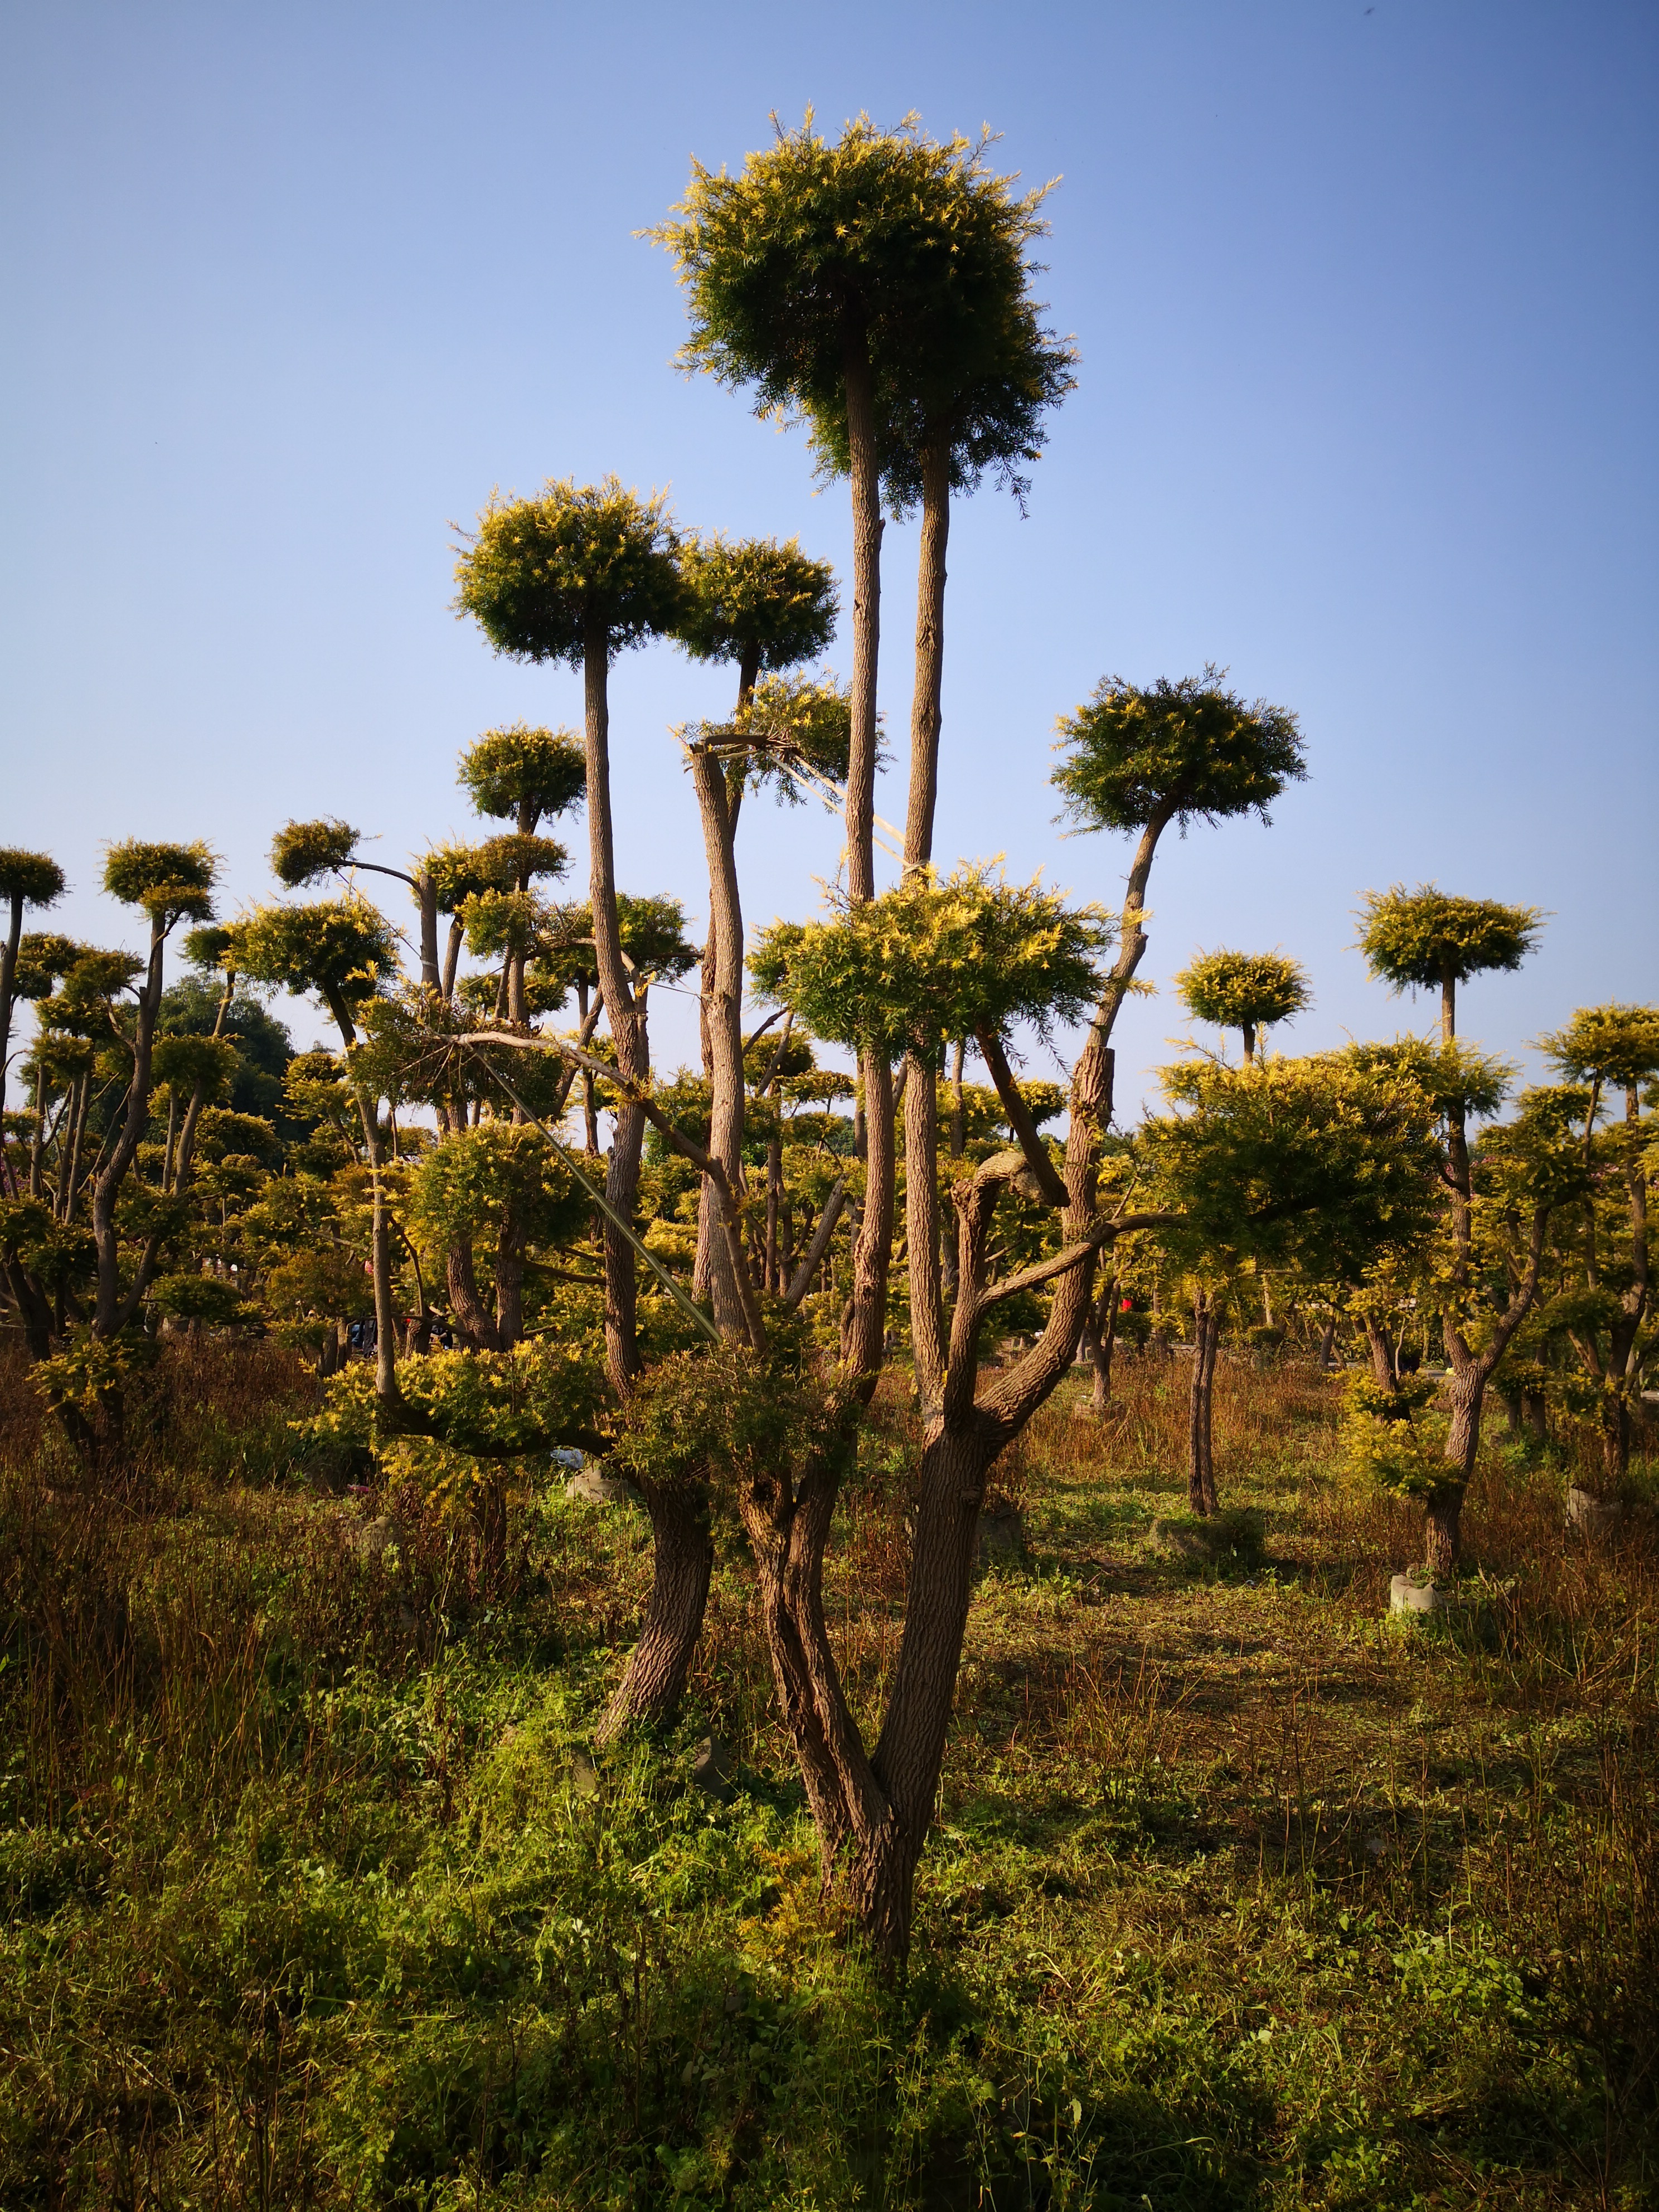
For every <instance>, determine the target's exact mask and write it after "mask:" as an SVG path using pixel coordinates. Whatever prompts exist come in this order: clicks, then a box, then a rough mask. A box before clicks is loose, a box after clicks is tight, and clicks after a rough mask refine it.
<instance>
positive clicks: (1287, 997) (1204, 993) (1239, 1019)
mask: <svg viewBox="0 0 1659 2212" xmlns="http://www.w3.org/2000/svg"><path fill="white" fill-rule="evenodd" d="M1175 981H1176V990H1177V991H1179V992H1180V994H1181V997H1182V1002H1183V1003H1184V1005H1185V1006H1186V1008H1187V1011H1188V1013H1190V1014H1191V1015H1192V1016H1193V1017H1194V1019H1195V1020H1198V1021H1200V1022H1213V1023H1214V1024H1215V1026H1216V1027H1217V1028H1218V1029H1223V1030H1261V1029H1268V1028H1271V1026H1272V1025H1273V1023H1275V1022H1287V1021H1289V1020H1290V1018H1291V1016H1292V1015H1293V1014H1299V1013H1301V1012H1303V1011H1304V1008H1306V1007H1307V1006H1310V1005H1311V1004H1312V1000H1313V993H1312V991H1311V990H1310V987H1309V984H1308V978H1307V976H1306V975H1305V974H1304V971H1303V969H1302V968H1301V967H1300V966H1299V965H1298V963H1297V962H1296V961H1294V960H1289V959H1287V958H1286V957H1285V955H1284V954H1283V953H1282V952H1226V951H1218V952H1201V953H1200V955H1199V957H1198V958H1197V959H1196V960H1194V961H1193V962H1192V963H1190V965H1189V966H1188V967H1186V968H1183V969H1182V971H1181V973H1180V975H1177V976H1176V979H1175Z"/></svg>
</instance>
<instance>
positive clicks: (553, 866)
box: [477, 831, 570, 890]
mask: <svg viewBox="0 0 1659 2212" xmlns="http://www.w3.org/2000/svg"><path fill="white" fill-rule="evenodd" d="M477 857H478V860H479V863H480V865H481V866H483V868H484V869H485V870H486V871H487V872H488V873H489V884H488V885H480V887H479V888H480V890H485V889H490V888H493V887H494V886H495V885H497V884H500V885H501V886H504V887H505V888H507V889H508V890H511V889H512V887H513V885H514V884H519V883H527V882H528V881H529V880H530V878H532V876H562V875H563V874H564V872H565V871H566V870H567V868H568V866H569V865H570V855H569V854H568V853H567V852H566V850H565V848H564V847H563V846H562V845H561V844H560V843H559V842H558V841H557V840H556V838H553V837H521V836H519V835H518V833H517V832H516V831H510V832H509V833H508V834H507V836H504V837H486V838H485V840H484V842H483V844H482V845H480V846H479V847H478V848H477Z"/></svg>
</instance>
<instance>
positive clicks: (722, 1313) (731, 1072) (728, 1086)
mask: <svg viewBox="0 0 1659 2212" xmlns="http://www.w3.org/2000/svg"><path fill="white" fill-rule="evenodd" d="M690 758H691V781H692V785H693V787H694V789H695V790H696V795H697V811H698V812H699V814H700V815H701V817H702V837H703V854H704V858H705V860H707V862H708V917H709V927H710V929H711V931H712V932H713V933H714V946H715V957H714V981H713V989H712V992H711V993H710V995H709V997H708V1000H706V1001H705V1002H704V1011H705V1014H706V1017H707V1031H708V1049H709V1055H710V1073H711V1082H712V1088H713V1097H712V1100H711V1104H710V1109H709V1121H708V1156H709V1158H711V1159H713V1160H714V1161H715V1162H717V1163H718V1164H719V1165H720V1169H721V1170H722V1171H723V1172H724V1174H725V1176H726V1182H727V1183H728V1185H729V1186H730V1188H732V1190H733V1191H734V1192H741V1190H742V1188H743V1128H744V1065H743V905H742V901H741V898H740V896H739V893H738V871H737V861H736V857H735V855H734V854H733V851H732V832H731V816H730V811H729V808H728V805H727V800H726V771H725V769H724V768H723V767H722V765H721V763H720V760H719V759H718V757H716V756H715V755H714V754H713V753H712V752H710V751H709V750H708V749H707V748H706V747H704V746H702V745H693V746H692V747H691V748H690ZM697 1241H698V1245H699V1249H700V1253H701V1252H702V1250H705V1249H706V1251H707V1254H708V1284H709V1288H710V1290H711V1291H712V1292H713V1294H714V1320H715V1323H716V1325H717V1327H718V1328H720V1332H721V1334H723V1335H726V1336H730V1337H735V1338H737V1339H738V1340H742V1339H743V1338H744V1335H745V1334H746V1329H745V1324H744V1311H743V1302H742V1298H741V1297H740V1295H739V1293H738V1283H737V1279H736V1276H735V1274H734V1273H733V1271H732V1255H731V1253H730V1250H729V1249H728V1246H727V1243H726V1233H725V1228H724V1225H723V1220H722V1217H721V1214H720V1206H719V1200H718V1198H717V1195H716V1193H715V1189H714V1184H713V1182H712V1181H710V1180H709V1179H708V1177H705V1178H704V1181H703V1185H702V1192H701V1194H700V1196H699V1200H698V1221H697Z"/></svg>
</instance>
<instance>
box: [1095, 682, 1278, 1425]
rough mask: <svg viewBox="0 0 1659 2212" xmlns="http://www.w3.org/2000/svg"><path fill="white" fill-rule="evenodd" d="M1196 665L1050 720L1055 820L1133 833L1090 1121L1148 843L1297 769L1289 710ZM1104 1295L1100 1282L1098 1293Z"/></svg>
mask: <svg viewBox="0 0 1659 2212" xmlns="http://www.w3.org/2000/svg"><path fill="white" fill-rule="evenodd" d="M1224 677H1225V670H1223V669H1218V668H1217V667H1216V666H1215V665H1213V664H1212V663H1210V664H1206V666H1205V669H1204V671H1203V673H1202V675H1201V676H1189V677H1183V678H1180V679H1179V680H1178V681H1176V682H1173V683H1172V682H1170V680H1169V679H1168V678H1163V677H1160V678H1159V679H1158V682H1157V683H1156V684H1148V685H1140V684H1130V683H1128V682H1127V681H1126V680H1125V679H1124V678H1122V677H1121V676H1108V677H1103V678H1102V679H1101V681H1100V683H1099V684H1097V685H1096V687H1095V690H1094V691H1093V693H1092V695H1091V696H1090V697H1089V698H1088V699H1087V700H1086V701H1085V702H1084V704H1083V705H1082V706H1080V707H1079V708H1076V709H1075V711H1074V712H1073V713H1072V714H1064V715H1062V716H1061V717H1060V721H1059V725H1058V727H1059V731H1060V750H1061V752H1062V753H1063V756H1064V757H1063V758H1062V760H1061V761H1060V765H1059V767H1058V768H1056V769H1055V770H1054V777H1053V781H1054V786H1055V787H1056V789H1057V790H1058V791H1059V792H1060V794H1061V796H1062V798H1063V799H1064V800H1065V812H1064V817H1063V818H1065V819H1066V820H1067V821H1069V822H1070V823H1071V824H1072V825H1073V827H1074V828H1075V829H1091V830H1094V829H1109V830H1119V831H1122V830H1127V831H1128V832H1130V833H1131V834H1132V835H1133V836H1135V839H1136V843H1135V849H1134V854H1133V859H1132V860H1131V861H1130V864H1129V874H1128V881H1127V884H1126V885H1125V889H1124V895H1123V907H1122V913H1121V920H1120V922H1119V927H1118V940H1117V958H1116V960H1115V962H1114V963H1113V966H1112V970H1111V973H1110V975H1109V976H1108V978H1107V981H1106V987H1105V989H1104V990H1103V993H1102V994H1101V997H1100V1001H1099V1004H1098V1005H1097V1007H1096V1008H1095V1014H1094V1020H1093V1022H1092V1024H1091V1030H1090V1042H1091V1048H1092V1049H1093V1051H1094V1052H1095V1053H1096V1054H1097V1055H1098V1060H1097V1066H1096V1068H1095V1072H1094V1076H1093V1079H1094V1080H1097V1081H1099V1082H1102V1083H1103V1085H1104V1086H1105V1087H1104V1110H1103V1114H1102V1116H1101V1127H1102V1128H1103V1129H1104V1128H1105V1127H1107V1126H1108V1125H1109V1122H1110V1120H1111V1114H1112V1090H1113V1066H1114V1062H1113V1055H1112V1048H1111V1041H1112V1031H1113V1030H1114V1028H1115V1025H1116V1022H1117V1018H1118V1015H1119V1013H1120V1012H1121V1009H1122V1006H1123V1002H1124V1000H1126V999H1127V997H1128V995H1129V994H1130V992H1131V991H1132V990H1133V989H1134V988H1135V987H1136V980H1135V971H1136V970H1137V969H1138V968H1139V965H1140V962H1141V958H1142V957H1143V955H1144V954H1145V952H1146V945H1147V935H1146V926H1145V923H1144V921H1142V915H1144V913H1145V911H1146V885H1147V883H1148V881H1149V880H1150V878H1151V876H1152V861H1153V859H1154V857H1155V855H1156V854H1157V851H1158V840H1159V839H1160V838H1161V837H1162V836H1163V835H1164V831H1165V830H1166V829H1169V827H1170V824H1171V823H1174V824H1175V825H1176V827H1177V828H1178V829H1180V830H1181V831H1182V835H1183V836H1184V835H1185V833H1186V831H1187V829H1188V826H1189V824H1190V823H1194V822H1206V823H1215V822H1223V821H1230V820H1234V819H1236V818H1237V817H1239V816H1240V815H1244V814H1255V815H1259V816H1260V817H1261V820H1262V821H1263V822H1264V823H1265V822H1266V821H1267V819H1268V808H1269V807H1270V806H1271V805H1272V804H1273V800H1274V799H1276V798H1278V796H1279V793H1280V792H1282V791H1283V790H1284V788H1285V785H1286V784H1288V783H1293V782H1300V781H1302V779H1303V778H1304V776H1305V775H1307V769H1306V767H1305V766H1304V763H1303V757H1302V736H1301V732H1300V731H1299V729H1298V728H1297V720H1296V717H1295V715H1294V714H1291V713H1290V712H1289V710H1288V709H1287V708H1283V707H1272V706H1269V705H1268V704H1267V702H1266V701H1265V700H1261V699H1258V700H1256V701H1255V702H1253V703H1247V702H1245V701H1244V700H1243V698H1242V697H1240V696H1239V695H1238V694H1237V692H1234V691H1229V690H1227V689H1226V687H1225V683H1224V681H1223V678H1224ZM1113 1295H1114V1291H1113V1285H1112V1283H1111V1281H1110V1279H1108V1280H1107V1282H1106V1283H1105V1285H1103V1289H1102V1291H1101V1293H1100V1296H1101V1298H1102V1299H1103V1300H1106V1299H1109V1298H1110V1297H1112V1296H1113ZM1105 1331H1106V1308H1105V1307H1104V1305H1101V1306H1097V1307H1096V1308H1094V1309H1093V1310H1091V1314H1090V1316H1089V1322H1088V1327H1087V1330H1086V1332H1085V1334H1086V1337H1087V1340H1088V1342H1089V1344H1090V1346H1091V1354H1092V1356H1093V1358H1094V1360H1095V1363H1096V1377H1097V1385H1098V1386H1100V1388H1101V1389H1103V1387H1104V1381H1105V1377H1104V1374H1103V1370H1102V1365H1101V1362H1102V1359H1103V1357H1104V1356H1106V1355H1104V1354H1103V1345H1104V1342H1105Z"/></svg>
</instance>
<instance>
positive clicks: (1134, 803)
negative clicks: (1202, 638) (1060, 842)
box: [1054, 665, 1308, 829]
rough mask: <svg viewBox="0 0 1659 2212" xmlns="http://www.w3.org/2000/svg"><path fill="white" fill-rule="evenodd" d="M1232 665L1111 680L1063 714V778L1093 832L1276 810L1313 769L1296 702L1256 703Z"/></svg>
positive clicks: (1057, 776)
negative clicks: (1173, 677) (1228, 681)
mask: <svg viewBox="0 0 1659 2212" xmlns="http://www.w3.org/2000/svg"><path fill="white" fill-rule="evenodd" d="M1225 674H1226V671H1225V669H1220V668H1217V667H1214V666H1213V665H1206V668H1205V670H1204V672H1203V674H1202V675H1201V676H1187V677H1182V678H1181V679H1180V680H1179V681H1178V682H1176V683H1173V684H1172V683H1170V681H1169V680H1168V679H1167V678H1164V677H1160V678H1158V682H1157V683H1156V684H1150V685H1146V686H1141V685H1138V684H1129V683H1127V682H1126V681H1125V680H1124V678H1122V677H1121V676H1108V677H1103V678H1102V679H1101V681H1100V683H1099V684H1097V686H1096V688H1095V690H1094V693H1093V695H1092V696H1091V698H1090V699H1089V700H1088V701H1087V702H1086V703H1085V705H1083V706H1081V707H1079V708H1078V709H1077V711H1076V713H1075V714H1062V715H1061V716H1060V722H1059V729H1060V749H1061V750H1062V751H1063V752H1064V753H1065V755H1066V758H1065V759H1064V760H1063V761H1062V762H1061V763H1060V767H1059V768H1057V769H1055V770H1054V783H1055V785H1056V786H1057V787H1058V788H1059V790H1060V793H1062V795H1063V796H1064V798H1065V800H1066V815H1067V817H1069V818H1070V819H1071V821H1072V822H1073V823H1075V824H1076V825H1077V826H1078V827H1079V829H1146V827H1147V825H1148V824H1149V823H1153V822H1158V823H1165V822H1174V823H1178V824H1179V825H1180V826H1181V827H1182V829H1185V828H1186V826H1187V824H1188V823H1189V822H1210V823H1213V822H1220V821H1224V820H1225V819H1227V818H1229V817H1232V816H1234V815H1238V814H1251V813H1254V814H1259V815H1260V816H1261V819H1262V820H1263V821H1264V822H1265V821H1266V820H1267V809H1268V807H1269V805H1271V804H1272V802H1273V800H1274V799H1277V798H1278V796H1279V793H1280V792H1281V791H1283V789H1284V788H1285V785H1286V784H1287V783H1295V782H1300V781H1302V779H1303V778H1304V777H1305V775H1307V772H1308V771H1307V769H1306V768H1305V767H1304V764H1303V758H1302V736H1301V732H1300V731H1299V730H1298V728H1297V720H1296V716H1295V715H1294V714H1291V712H1290V711H1289V709H1288V708H1284V707H1270V706H1269V705H1268V704H1267V701H1266V700H1265V699H1258V700H1255V701H1254V702H1246V701H1245V700H1244V699H1243V698H1242V697H1241V696H1239V694H1238V693H1237V692H1235V691H1229V690H1226V689H1225V686H1224V684H1223V680H1222V679H1223V678H1224V677H1225Z"/></svg>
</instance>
